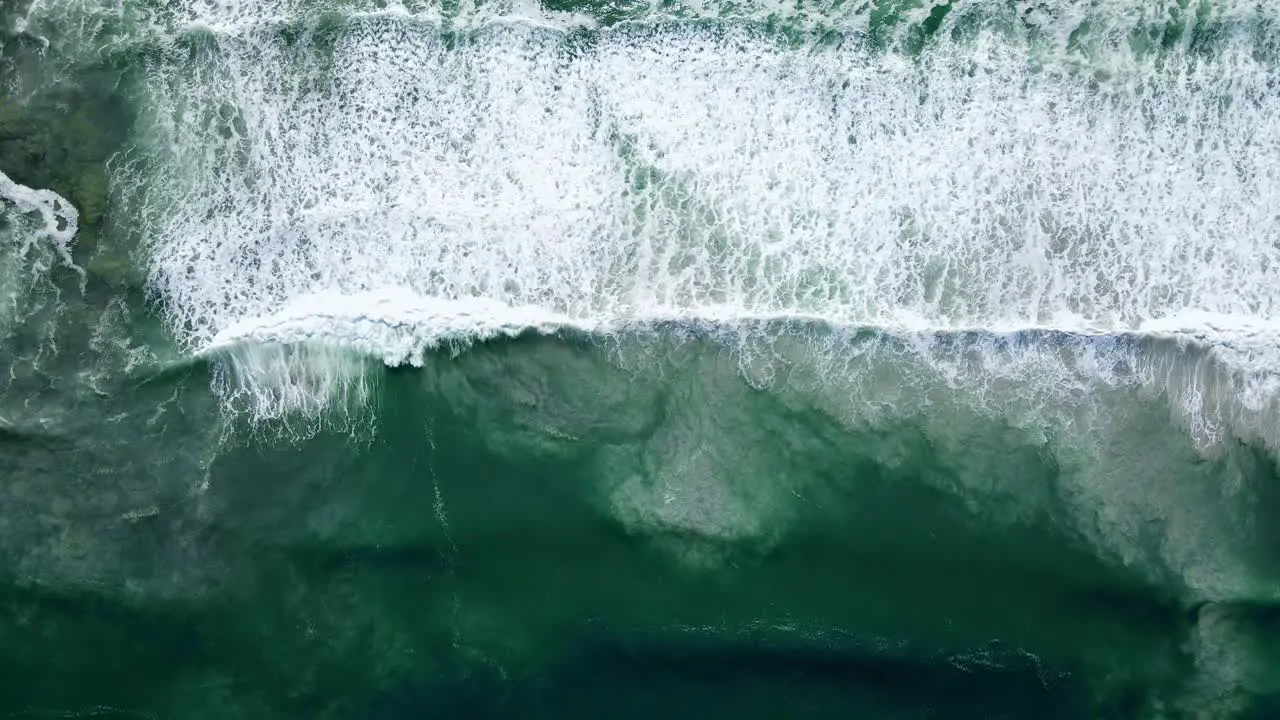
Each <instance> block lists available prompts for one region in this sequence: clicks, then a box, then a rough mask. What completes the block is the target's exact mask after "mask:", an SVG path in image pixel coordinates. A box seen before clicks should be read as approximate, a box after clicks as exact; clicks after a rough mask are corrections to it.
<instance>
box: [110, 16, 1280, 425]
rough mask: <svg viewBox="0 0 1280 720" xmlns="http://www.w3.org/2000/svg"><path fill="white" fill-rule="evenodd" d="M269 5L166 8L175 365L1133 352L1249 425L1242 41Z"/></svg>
mask: <svg viewBox="0 0 1280 720" xmlns="http://www.w3.org/2000/svg"><path fill="white" fill-rule="evenodd" d="M277 5H278V6H279V7H277ZM1095 5H1096V4H1095ZM334 7H335V8H337V7H339V6H337V5H335V6H334ZM503 7H504V8H505V7H506V6H503ZM682 7H684V6H682ZM291 8H292V10H297V8H293V6H292V5H289V4H288V3H283V4H281V3H277V4H274V5H270V6H268V7H266V9H265V10H264V11H263V13H262V14H260V15H257V16H255V15H253V13H252V12H250V11H249V10H248V6H247V5H243V6H242V5H241V4H235V3H218V4H200V5H193V6H191V7H190V8H187V9H188V10H189V12H188V16H187V17H186V19H185V21H189V22H192V23H194V25H193V26H191V27H188V28H187V29H185V30H182V31H181V32H177V31H173V32H171V34H170V35H169V36H166V38H165V39H164V41H163V42H161V43H160V47H161V48H162V49H163V50H164V52H163V53H161V57H162V58H163V61H161V62H157V63H155V65H154V67H153V70H152V72H151V73H150V74H149V77H148V78H147V79H146V81H145V83H144V85H145V86H144V88H143V91H144V96H145V98H146V107H147V108H148V113H149V114H148V117H147V118H146V120H145V122H144V123H143V128H144V130H143V131H141V132H140V134H139V136H138V138H137V145H138V148H137V152H136V153H135V154H134V155H133V156H132V159H133V161H132V162H129V163H121V164H120V165H119V166H118V171H117V174H116V178H115V181H116V183H117V185H118V186H123V187H133V186H136V187H137V188H138V189H139V191H140V196H141V198H142V200H141V201H139V202H138V204H137V205H136V206H135V207H134V208H132V209H133V211H135V212H136V213H137V217H138V218H139V221H140V222H139V226H140V228H141V230H142V233H141V237H142V239H143V243H144V249H143V255H144V256H145V259H146V262H147V263H148V265H149V273H150V278H151V281H152V284H153V287H154V289H155V291H156V292H157V295H158V297H159V298H160V299H161V301H162V303H163V307H164V310H165V312H166V314H167V317H168V318H169V321H170V324H171V328H172V331H173V333H174V334H175V336H176V337H177V338H178V340H179V342H180V343H181V344H182V346H183V347H184V348H186V349H187V350H189V351H191V352H200V351H202V350H203V351H210V350H215V349H218V348H225V347H236V346H243V345H244V344H245V343H271V342H291V343H292V342H304V341H317V342H323V343H326V344H329V345H336V346H340V347H341V346H347V347H353V348H356V349H359V350H362V351H364V352H367V353H370V354H372V355H374V356H375V357H379V358H382V359H384V360H386V361H387V362H390V363H404V362H418V361H420V359H421V357H422V353H423V352H425V351H427V350H429V349H430V348H431V347H433V346H434V345H435V344H437V343H438V342H440V341H441V340H442V339H445V338H448V337H458V336H485V335H488V334H493V333H498V332H516V331H518V330H519V329H520V328H523V327H541V328H544V329H549V328H553V327H561V326H565V325H572V326H577V327H581V328H584V329H587V330H590V331H594V332H611V331H613V330H616V329H619V328H625V327H628V326H633V325H635V324H637V323H645V322H650V321H654V320H666V321H671V320H674V321H684V322H689V323H694V324H698V323H702V324H705V325H715V326H716V327H731V326H733V325H734V324H735V323H739V324H741V323H748V324H749V323H754V322H758V321H761V320H767V319H776V318H803V319H808V320H811V321H813V320H816V321H820V322H822V323H824V324H828V325H831V326H836V327H847V328H848V327H851V328H878V329H882V330H886V331H889V332H899V333H900V332H912V333H924V334H929V333H936V332H946V331H952V330H967V331H976V332H979V333H1007V332H1014V331H1021V330H1027V329H1037V328H1038V329H1050V330H1059V331H1065V332H1069V333H1079V334H1086V335H1104V336H1110V335H1117V334H1120V335H1134V336H1144V335H1152V334H1155V335H1166V336H1168V335H1173V336H1179V337H1188V338H1193V339H1194V340H1195V341H1196V342H1198V343H1201V344H1205V345H1207V346H1209V347H1211V348H1214V350H1213V352H1214V353H1216V355H1214V357H1215V358H1216V362H1219V364H1220V365H1221V366H1222V367H1224V368H1228V370H1226V371H1224V372H1226V373H1227V376H1228V377H1226V379H1225V380H1222V381H1221V382H1222V383H1225V384H1226V385H1227V386H1229V387H1230V388H1231V389H1230V390H1229V391H1222V390H1214V391H1213V393H1210V394H1214V396H1215V397H1216V400H1215V402H1218V403H1219V405H1221V404H1222V403H1223V402H1226V403H1227V404H1228V405H1231V406H1232V408H1233V409H1231V410H1230V411H1229V412H1232V413H1238V412H1239V411H1240V409H1241V408H1242V407H1243V408H1245V409H1247V410H1249V411H1250V412H1252V413H1253V415H1254V419H1253V421H1252V423H1251V424H1252V425H1254V426H1256V427H1261V426H1262V425H1264V424H1265V422H1264V420H1265V418H1264V417H1263V416H1262V415H1259V413H1263V414H1265V413H1269V412H1270V411H1271V409H1272V408H1273V405H1272V403H1273V400H1274V398H1273V395H1272V394H1271V393H1272V386H1273V385H1274V383H1273V382H1272V380H1271V375H1270V368H1271V367H1273V363H1272V362H1271V361H1270V359H1271V358H1273V357H1274V356H1275V354H1274V353H1273V352H1272V348H1274V347H1275V343H1274V342H1273V341H1272V332H1273V328H1274V327H1275V326H1276V322H1275V321H1276V317H1277V314H1278V313H1280V282H1278V280H1280V206H1277V202H1276V201H1277V200H1278V199H1280V92H1277V88H1278V87H1280V86H1278V85H1277V76H1276V71H1275V66H1274V58H1275V56H1276V55H1277V48H1276V43H1277V40H1276V39H1275V38H1274V36H1272V35H1268V34H1267V33H1264V32H1260V31H1259V30H1258V29H1257V28H1258V26H1259V24H1261V25H1263V26H1266V23H1267V22H1270V20H1271V19H1270V18H1267V17H1262V16H1261V15H1257V14H1258V13H1263V12H1264V11H1262V10H1257V9H1256V8H1255V9H1252V10H1250V9H1249V6H1247V4H1243V5H1240V6H1239V7H1236V6H1235V5H1224V6H1223V8H1224V9H1222V10H1221V12H1220V13H1219V16H1218V17H1217V18H1216V20H1217V21H1218V25H1217V26H1216V28H1215V29H1214V30H1213V31H1212V32H1211V33H1208V37H1209V39H1208V40H1206V41H1204V42H1201V43H1199V44H1192V43H1189V42H1182V43H1181V44H1178V43H1174V44H1172V45H1171V46H1170V47H1165V48H1160V47H1156V46H1149V47H1144V46H1142V44H1141V43H1139V42H1137V40H1138V39H1141V38H1142V37H1147V36H1151V33H1150V32H1148V33H1147V35H1146V36H1144V35H1143V34H1142V32H1140V31H1141V28H1142V24H1143V23H1148V24H1150V23H1154V22H1157V21H1160V20H1162V19H1163V20H1165V21H1167V17H1164V16H1160V15H1159V14H1156V15H1152V14H1151V13H1147V12H1145V11H1142V12H1130V13H1127V14H1126V12H1124V11H1123V9H1122V8H1121V9H1110V10H1108V9H1107V8H1102V9H1101V10H1099V9H1098V8H1097V7H1095V8H1094V9H1092V10H1088V12H1086V10H1085V9H1084V8H1085V5H1080V6H1079V7H1076V6H1075V5H1071V4H1064V5H1063V6H1062V7H1060V8H1058V9H1056V10H1055V11H1054V12H1047V11H1045V10H1044V9H1043V8H1040V9H1036V8H1033V7H1030V6H1028V7H1026V8H1019V9H1018V12H1017V13H1011V14H1009V15H1008V17H1004V16H1002V15H1001V14H1000V11H999V10H996V9H991V11H990V12H987V10H986V9H984V6H982V5H962V6H959V7H958V9H956V10H954V11H953V12H952V13H951V14H950V15H948V16H947V20H946V22H945V23H944V24H943V27H942V29H941V30H940V31H939V32H937V33H936V34H934V35H933V36H932V37H930V38H928V39H927V40H926V41H925V42H924V44H923V47H922V48H921V49H919V50H918V51H915V52H910V53H909V52H906V51H904V50H902V49H901V48H902V47H905V46H904V45H903V44H902V43H897V44H894V43H887V44H885V43H877V42H873V38H871V36H870V35H868V34H867V32H866V27H865V26H866V22H865V20H866V18H867V17H868V16H867V14H866V13H862V14H861V15H859V14H857V13H846V14H844V15H840V16H838V17H836V20H835V21H833V22H834V25H835V27H837V28H838V29H843V30H844V33H845V34H844V35H843V36H842V39H841V40H840V41H832V40H830V39H829V38H828V39H827V40H824V41H821V42H819V41H816V40H812V41H810V40H803V39H800V40H797V39H796V38H795V37H790V38H783V37H781V36H772V35H768V34H765V33H762V32H759V31H756V30H752V29H751V28H752V27H753V26H751V25H741V24H737V23H732V22H727V23H722V24H720V25H719V26H718V27H715V28H709V27H707V26H704V25H699V24H696V23H695V24H689V23H674V24H673V23H657V24H653V23H651V24H623V25H620V26H617V27H613V28H597V29H593V30H582V29H581V28H578V29H576V30H573V29H572V27H571V24H570V23H568V22H567V21H565V20H564V19H563V18H557V17H548V16H539V17H537V18H536V19H520V18H519V17H514V16H512V15H510V14H508V15H503V14H502V13H490V14H489V15H484V14H483V13H478V15H476V16H481V15H484V16H483V17H482V18H481V19H482V21H476V22H472V23H470V24H469V25H468V29H465V30H458V29H457V27H456V26H457V25H460V24H462V23H459V22H457V21H456V18H454V20H453V21H446V20H442V19H441V17H442V16H441V15H440V13H438V12H432V11H430V9H429V8H404V7H397V8H392V9H389V10H384V11H380V12H375V13H365V14H360V13H356V14H350V10H351V8H346V9H345V10H342V11H341V12H340V13H339V14H338V15H328V16H324V18H326V19H324V20H323V21H319V20H316V21H303V20H299V19H298V17H299V16H298V14H297V13H295V12H292V10H291ZM506 9H507V10H513V9H512V8H506ZM685 9H686V10H687V9H688V8H685ZM929 9H930V8H922V9H919V10H918V11H917V14H918V15H921V16H927V13H928V11H929ZM519 10H520V8H514V10H513V11H517V12H518V11H519ZM695 10H696V9H695ZM704 10H705V9H704ZM268 11H270V12H268ZM414 11H417V12H416V14H415V12H414ZM984 12H986V13H987V14H986V15H983V14H982V13H984ZM1250 12H1252V13H1255V16H1251V17H1249V18H1248V19H1249V22H1248V23H1244V22H1236V21H1237V20H1239V19H1240V17H1243V16H1245V15H1247V14H1248V13H1250ZM343 13H347V14H343ZM1089 13H1094V14H1093V15H1089ZM694 14H696V12H694ZM177 15H181V13H177ZM833 17H834V16H833ZM858 18H861V19H862V20H863V21H864V22H862V25H861V26H859V23H858V22H855V20H856V19H858ZM557 23H560V25H557ZM192 27H194V29H191V28H192ZM859 27H861V29H859ZM173 33H176V34H173ZM1156 35H1157V36H1158V33H1156ZM1188 37H1189V36H1188ZM1148 39H1150V38H1148ZM1150 44H1151V43H1148V45H1150ZM824 352H833V353H838V352H839V348H838V347H834V346H828V347H827V348H826V350H824ZM1163 372H1165V378H1164V380H1165V381H1167V379H1168V375H1169V373H1168V370H1167V368H1166V369H1165V370H1164V371H1163ZM1146 379H1147V380H1151V379H1152V378H1151V377H1146ZM1179 392H1181V394H1182V395H1185V396H1187V398H1188V402H1189V403H1192V404H1194V403H1197V402H1199V403H1201V404H1203V401H1204V399H1205V393H1202V392H1200V390H1198V389H1187V388H1183V389H1182V390H1181V391H1179ZM1224 394H1226V395H1230V396H1231V397H1229V398H1227V399H1226V400H1224V399H1223V396H1224Z"/></svg>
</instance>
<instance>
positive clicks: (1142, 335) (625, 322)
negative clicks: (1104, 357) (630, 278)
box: [196, 291, 1280, 370]
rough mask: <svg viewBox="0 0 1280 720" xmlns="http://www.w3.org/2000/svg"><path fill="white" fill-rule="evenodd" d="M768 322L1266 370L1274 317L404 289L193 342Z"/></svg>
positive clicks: (306, 305)
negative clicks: (622, 302)
mask: <svg viewBox="0 0 1280 720" xmlns="http://www.w3.org/2000/svg"><path fill="white" fill-rule="evenodd" d="M769 323H804V324H815V325H822V326H826V327H830V328H832V329H836V330H844V331H850V332H866V331H869V332H878V333H884V334H887V335H925V336H927V335H978V336H991V337H1013V336H1026V335H1038V334H1040V335H1065V336H1073V337H1080V338H1084V339H1090V338H1095V339H1100V340H1101V339H1167V340H1173V341H1177V342H1180V343H1192V344H1196V345H1199V346H1203V347H1206V348H1209V349H1215V348H1216V349H1220V350H1223V351H1227V352H1229V353H1231V354H1233V355H1237V354H1247V355H1249V356H1250V357H1252V358H1253V359H1254V361H1255V362H1252V363H1249V364H1251V365H1253V366H1254V367H1253V368H1251V369H1255V370H1272V369H1274V368H1276V367H1277V366H1276V365H1274V364H1273V363H1271V362H1268V361H1270V360H1272V359H1275V360H1280V323H1277V322H1270V321H1259V320H1258V319H1255V318H1241V317H1239V316H1233V315H1222V314H1216V313H1183V314H1180V315H1177V316H1173V317H1168V318H1162V319H1153V320H1146V321H1143V322H1141V323H1138V324H1134V325H1131V326H1108V325H1106V324H1102V323H1096V322H1089V321H1087V320H1085V319H1082V318H1076V317H1065V316H1064V317H1062V318H1058V319H1056V320H1055V322H1050V323H1014V322H996V323H991V324H986V325H972V324H968V325H966V324H949V323H940V322H937V321H933V320H930V319H928V318H917V317H909V316H904V317H895V318H893V319H892V320H888V321H881V322H851V321H849V320H848V319H845V318H840V317H835V316H827V315H822V314H813V313H800V312H790V311H776V312H761V311H753V310H749V309H741V308H734V307H730V306H707V307H703V308H697V309H667V308H652V309H643V310H637V311H634V312H627V313H622V312H615V313H612V314H607V315H600V316H595V317H586V318H583V317H573V316H570V315H566V314H563V313H559V312H556V311H553V310H549V309H546V308H542V307H538V306H533V305H522V306H515V305H508V304H506V303H504V302H502V301H499V300H492V299H487V298H465V299H448V298H431V297H424V296H421V295H417V294H414V293H412V292H407V291H403V292H402V291H381V292H368V293H358V294H344V293H324V294H311V295H306V296H302V297H298V298H295V299H293V300H291V301H289V302H288V303H286V304H284V305H282V306H281V308H280V309H279V310H278V311H276V312H274V313H270V314H264V315H259V316H253V317H249V318H245V319H241V320H238V321H236V322H234V323H231V324H229V325H227V326H226V327H225V328H224V329H222V330H221V331H220V332H218V333H217V334H216V335H215V336H214V337H213V339H212V340H211V341H210V342H208V343H207V344H205V345H204V346H203V347H201V348H200V349H199V350H198V351H197V352H196V356H197V357H209V356H215V355H217V354H219V353H221V352H225V351H228V350H230V349H232V348H235V347H241V346H245V345H260V344H263V345H265V344H275V345H295V344H320V345H326V346H333V347H338V348H345V349H349V350H353V351H358V352H361V353H364V354H367V355H369V356H371V357H375V358H378V359H380V360H381V361H382V362H384V363H385V364H387V365H390V366H399V365H414V366H420V365H421V364H422V363H423V362H424V357H425V354H426V353H427V352H430V351H431V350H434V349H436V348H438V347H440V346H441V345H442V344H446V343H450V342H460V343H464V344H465V343H473V342H484V341H487V340H491V339H495V338H499V337H516V336H518V335H521V334H524V333H526V332H535V333H539V334H547V335H549V334H554V333H556V332H559V331H562V330H574V331H578V332H583V333H588V334H601V335H608V334H616V333H621V332H627V331H629V330H637V329H642V328H646V327H654V326H661V325H681V326H687V327H694V328H699V329H707V330H715V329H721V330H723V329H729V330H732V329H734V328H740V329H746V328H751V327H758V326H760V325H764V324H769ZM1267 350H1270V351H1271V352H1266V351H1267ZM1271 353H1274V357H1272V356H1271ZM1242 369H1243V368H1242Z"/></svg>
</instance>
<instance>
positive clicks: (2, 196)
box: [0, 172, 85, 335]
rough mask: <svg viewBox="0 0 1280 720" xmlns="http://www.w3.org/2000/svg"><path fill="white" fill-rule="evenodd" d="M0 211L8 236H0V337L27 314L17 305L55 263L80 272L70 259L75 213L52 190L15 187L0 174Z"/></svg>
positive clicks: (69, 205) (21, 306)
mask: <svg viewBox="0 0 1280 720" xmlns="http://www.w3.org/2000/svg"><path fill="white" fill-rule="evenodd" d="M0 212H3V213H4V217H3V222H4V223H5V224H6V225H9V226H11V227H10V232H9V233H6V234H5V235H4V236H0V295H3V298H4V300H5V301H6V304H7V305H8V306H9V307H7V308H5V310H6V311H7V312H3V313H0V335H3V333H4V331H6V330H8V327H7V326H8V324H9V323H12V322H16V321H20V320H21V319H22V317H23V316H24V315H25V314H27V313H26V312H25V311H24V310H23V305H24V303H26V301H27V300H28V299H29V297H28V295H29V293H31V292H32V291H33V289H34V287H35V285H36V283H37V282H38V281H41V280H42V279H44V278H45V277H46V276H47V275H48V273H49V271H50V270H52V269H53V267H54V266H55V265H59V264H61V265H64V266H66V267H68V268H71V269H72V270H74V271H76V272H77V273H79V274H80V278H81V291H82V292H83V290H84V279H85V273H84V270H83V269H82V268H80V267H79V266H77V265H76V264H75V263H74V262H73V261H72V259H71V246H72V244H73V243H74V241H75V235H76V231H77V230H78V229H79V221H80V213H79V211H77V210H76V208H75V206H73V205H72V204H71V203H69V202H67V201H66V200H65V199H63V198H62V197H60V196H59V195H58V194H57V193H55V192H53V191H52V190H42V189H33V188H29V187H27V186H25V185H20V184H18V183H16V182H14V181H13V180H11V179H9V176H7V175H5V174H4V173H2V172H0Z"/></svg>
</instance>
